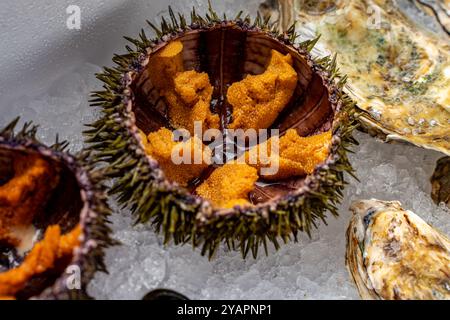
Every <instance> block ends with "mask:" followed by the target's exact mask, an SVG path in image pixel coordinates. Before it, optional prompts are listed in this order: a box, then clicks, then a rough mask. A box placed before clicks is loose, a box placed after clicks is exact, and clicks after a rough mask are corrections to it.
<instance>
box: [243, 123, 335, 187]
mask: <svg viewBox="0 0 450 320" xmlns="http://www.w3.org/2000/svg"><path fill="white" fill-rule="evenodd" d="M273 139H274V138H271V139H269V140H268V141H267V142H264V144H266V146H265V148H266V150H267V156H264V155H265V154H266V153H265V152H263V155H262V156H261V155H259V149H258V148H259V145H258V146H256V147H254V148H252V149H251V150H250V151H248V152H246V153H245V162H246V163H248V164H250V165H252V166H254V167H256V168H258V171H259V173H260V174H261V168H263V167H269V166H274V157H276V155H272V153H271V145H270V144H271V142H272V141H273ZM330 143H331V131H327V132H324V133H321V134H318V135H314V136H310V137H301V136H299V135H298V134H297V131H296V130H294V129H289V130H288V131H287V132H286V134H285V135H284V136H282V137H280V138H279V151H278V154H279V156H278V159H279V163H278V171H277V172H276V173H274V174H267V175H264V176H261V178H263V179H266V180H273V179H286V178H289V177H293V176H301V175H305V174H311V173H312V172H313V171H314V168H315V167H316V165H318V164H319V163H322V162H324V161H325V159H326V158H327V156H328V154H329V146H330ZM263 150H264V149H263Z"/></svg>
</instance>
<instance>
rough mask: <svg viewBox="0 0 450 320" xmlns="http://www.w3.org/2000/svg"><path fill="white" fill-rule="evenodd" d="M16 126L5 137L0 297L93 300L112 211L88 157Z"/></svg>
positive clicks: (0, 161) (0, 146) (0, 139)
mask: <svg viewBox="0 0 450 320" xmlns="http://www.w3.org/2000/svg"><path fill="white" fill-rule="evenodd" d="M16 122H17V120H16V121H14V122H13V123H12V124H10V125H9V126H7V127H6V128H5V129H4V130H3V131H0V299H2V298H15V299H29V298H35V299H36V298H38V299H69V298H70V299H74V298H88V295H87V293H86V291H85V290H86V286H87V283H88V282H89V280H90V279H91V278H92V276H93V274H94V272H95V271H97V270H105V267H104V265H103V249H104V247H106V246H108V245H111V244H114V243H115V242H114V241H113V240H111V239H110V237H109V232H110V230H109V228H108V226H107V222H106V217H107V215H108V214H109V213H110V210H109V208H108V206H107V204H106V201H105V192H104V187H103V186H102V184H101V174H102V171H98V170H94V169H93V168H92V167H91V166H90V165H89V163H88V161H87V154H80V155H79V156H78V157H74V156H72V155H70V154H68V153H66V152H64V151H63V149H64V148H65V147H66V143H58V142H57V143H56V144H55V145H53V146H52V147H47V146H45V145H42V144H41V143H39V141H37V140H36V138H35V133H36V127H34V126H30V125H29V124H25V126H24V128H23V129H22V130H21V131H20V132H18V133H16V134H15V133H14V127H15V124H16Z"/></svg>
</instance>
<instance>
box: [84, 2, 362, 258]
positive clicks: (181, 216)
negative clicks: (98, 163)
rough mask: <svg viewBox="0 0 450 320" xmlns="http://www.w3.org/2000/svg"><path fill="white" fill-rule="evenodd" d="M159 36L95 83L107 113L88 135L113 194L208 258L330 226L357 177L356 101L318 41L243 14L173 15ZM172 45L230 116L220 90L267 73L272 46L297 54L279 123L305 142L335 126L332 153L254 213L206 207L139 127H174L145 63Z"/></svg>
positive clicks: (139, 43) (142, 40) (143, 39)
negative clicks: (152, 150)
mask: <svg viewBox="0 0 450 320" xmlns="http://www.w3.org/2000/svg"><path fill="white" fill-rule="evenodd" d="M169 11H170V14H171V20H170V22H167V20H165V19H163V22H162V24H161V30H160V29H159V28H156V27H154V26H153V25H152V27H153V28H154V29H155V31H156V33H157V38H156V39H153V40H149V39H148V38H147V36H146V35H145V33H144V31H142V32H141V34H140V37H139V39H132V38H127V39H128V40H130V41H131V42H132V43H133V44H135V45H136V49H132V48H130V47H127V50H128V52H129V53H128V54H125V55H116V56H115V57H114V59H113V60H114V61H115V62H116V63H117V66H116V67H115V68H105V72H104V73H103V74H99V75H98V77H99V79H101V80H102V81H104V82H105V90H104V91H100V92H95V93H94V97H95V99H94V100H93V105H94V106H101V107H102V108H103V113H104V117H103V118H102V119H99V120H98V121H96V122H95V123H93V124H91V127H92V129H91V130H88V131H86V134H87V136H88V142H90V143H92V146H91V148H92V149H93V150H96V153H97V156H96V158H97V159H98V160H102V161H106V162H108V163H109V165H108V167H109V174H110V176H111V177H115V178H117V179H116V183H115V185H114V186H113V188H112V190H111V192H112V193H114V194H118V195H119V201H121V202H123V203H125V204H128V205H130V206H131V209H132V210H133V211H134V212H136V213H137V214H138V220H139V221H141V222H145V221H147V220H152V221H153V223H154V224H155V225H156V227H157V228H158V229H162V230H163V231H164V234H165V241H166V242H168V241H169V240H170V239H174V241H175V243H180V242H181V243H182V242H187V241H192V243H193V245H194V246H198V245H202V248H203V249H202V253H208V254H209V255H210V256H211V255H212V254H213V253H214V251H215V249H216V248H217V246H218V245H219V244H220V243H221V242H225V243H227V244H228V245H229V246H230V247H236V246H237V245H238V246H239V247H240V248H241V250H242V252H243V254H244V255H246V254H247V253H248V252H249V251H250V250H251V251H252V253H253V255H254V256H256V253H257V251H258V247H259V246H260V245H263V246H264V248H265V249H267V241H270V242H272V243H274V245H275V247H278V240H277V238H278V237H281V238H282V239H283V240H285V241H287V240H288V239H289V238H291V236H292V235H293V236H294V238H296V234H297V232H298V231H306V232H308V233H309V232H310V230H311V227H312V226H315V225H316V222H317V220H323V221H325V213H324V212H325V210H327V209H328V210H330V211H331V212H332V213H333V214H335V215H337V210H336V207H335V204H336V203H337V202H339V199H340V197H341V195H342V193H341V189H342V188H343V186H344V184H345V181H344V176H343V173H344V171H348V172H350V173H351V172H352V169H351V166H350V164H349V163H348V159H347V156H346V154H345V153H346V148H347V147H348V146H350V145H351V144H352V143H354V142H355V141H354V140H353V138H352V137H351V131H352V130H353V128H354V127H353V119H354V116H353V108H352V107H353V104H352V102H351V100H350V99H349V98H348V97H347V96H346V95H345V94H343V93H342V90H341V88H342V86H343V84H344V83H345V77H338V73H337V70H336V61H335V60H334V59H331V58H324V59H320V60H314V59H312V58H311V56H310V55H309V50H311V49H312V47H313V46H314V43H315V40H311V41H306V42H303V43H299V44H295V45H294V42H295V39H296V34H295V32H294V28H291V29H290V30H289V32H287V33H285V34H279V33H278V32H276V28H274V27H273V26H272V25H270V23H269V21H268V20H264V21H263V20H262V19H261V18H260V17H259V16H258V17H257V19H256V20H255V21H254V22H252V21H251V19H250V18H249V17H246V18H244V19H242V18H241V17H240V16H241V15H240V14H239V15H238V16H237V17H236V19H233V20H227V19H226V18H225V19H221V18H219V17H218V15H217V14H216V13H215V12H214V11H213V10H212V9H210V11H209V13H208V14H207V16H206V17H202V16H200V15H198V14H197V13H195V11H193V12H192V14H191V19H192V21H191V24H188V23H186V19H185V18H184V17H183V16H182V15H179V17H178V18H176V17H175V14H174V13H173V12H172V11H171V10H169ZM171 41H181V42H183V47H184V48H185V49H184V51H183V64H184V67H185V68H186V69H188V70H189V69H194V70H197V71H203V72H207V73H208V75H209V78H210V82H211V83H212V84H213V85H214V93H213V103H212V109H213V110H215V111H217V113H219V114H221V117H222V119H224V118H226V115H227V112H228V111H229V109H227V106H226V103H224V102H223V101H224V99H223V97H224V95H223V92H224V91H225V90H226V88H227V86H229V85H230V84H231V83H234V82H236V81H239V80H241V79H243V77H244V76H245V75H246V74H260V73H262V72H263V71H264V68H265V66H266V64H267V62H268V59H269V58H270V51H271V49H275V50H277V51H278V52H280V53H282V54H286V53H290V54H291V55H292V57H293V58H294V64H293V65H294V68H295V70H296V72H297V73H298V75H299V81H298V85H297V88H296V91H295V94H294V95H293V98H292V99H291V101H290V102H289V105H288V106H287V107H286V108H285V112H282V114H281V115H280V117H279V118H278V119H277V120H276V121H275V123H274V127H277V128H279V129H280V131H281V132H283V130H284V131H285V130H287V129H289V128H296V129H297V131H298V132H299V133H301V135H303V136H307V135H312V134H314V133H320V132H323V131H326V130H332V132H333V137H332V142H331V147H330V155H329V156H328V158H327V159H326V160H325V161H324V163H322V164H320V165H319V166H317V168H316V170H315V171H314V173H313V174H311V175H309V176H307V177H306V178H305V177H303V178H302V179H301V180H298V181H293V182H290V184H289V183H287V184H280V185H276V186H273V187H272V190H270V195H269V196H268V197H267V198H266V199H264V201H262V203H260V204H257V205H255V206H253V207H251V208H239V207H235V208H232V209H227V210H216V209H214V208H213V207H212V206H211V205H210V204H209V203H208V201H204V200H203V199H201V198H199V197H196V196H194V195H192V194H191V193H190V192H189V191H188V190H187V189H185V188H180V187H179V186H177V185H176V184H173V183H171V182H170V181H167V180H166V179H165V177H164V173H163V172H162V171H161V169H160V167H159V165H158V163H157V162H156V161H154V160H153V159H152V158H151V157H148V156H146V154H145V152H144V150H143V145H142V143H141V139H140V137H139V129H140V130H142V131H144V133H146V134H147V133H149V132H152V131H155V130H158V129H159V128H161V127H163V126H167V125H168V123H167V117H165V114H164V109H165V101H164V99H161V96H160V95H159V94H158V92H157V91H156V90H154V88H153V86H152V84H151V81H149V74H148V72H149V71H148V70H149V69H148V68H147V65H148V63H149V60H150V58H151V56H152V54H155V53H157V52H158V51H159V50H161V49H162V48H164V47H165V46H166V45H167V44H168V43H170V42H171Z"/></svg>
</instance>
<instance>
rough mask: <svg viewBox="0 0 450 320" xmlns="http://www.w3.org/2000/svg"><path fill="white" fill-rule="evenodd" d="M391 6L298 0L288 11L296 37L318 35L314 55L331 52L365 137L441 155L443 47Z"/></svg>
mask: <svg viewBox="0 0 450 320" xmlns="http://www.w3.org/2000/svg"><path fill="white" fill-rule="evenodd" d="M398 2H399V1H396V0H332V1H317V0H304V1H297V2H296V3H297V4H299V6H298V7H295V8H294V7H292V10H291V12H292V13H294V9H295V10H296V11H295V13H296V15H297V16H296V20H297V22H298V26H299V28H300V32H301V33H305V34H307V35H308V36H311V37H315V36H317V35H319V34H320V35H321V38H320V40H319V42H318V45H317V46H316V48H318V49H319V50H317V51H316V52H315V53H317V54H319V55H327V54H329V52H336V53H338V56H339V58H338V67H339V69H340V70H341V71H342V72H343V73H344V74H346V75H347V76H348V82H347V85H346V91H347V93H348V94H349V95H350V96H351V97H352V98H353V99H354V100H355V101H356V102H357V107H358V108H359V109H360V110H361V111H362V115H361V118H360V120H361V122H362V124H363V125H364V127H366V129H368V130H369V132H370V133H373V134H379V135H380V136H381V137H383V138H386V140H387V141H391V140H402V141H407V142H410V143H413V144H415V145H418V146H421V147H424V148H430V149H434V150H438V151H441V152H443V153H445V154H447V155H448V154H450V91H449V89H448V88H449V87H450V42H449V41H448V37H447V36H446V35H445V34H444V35H443V36H439V35H436V34H433V33H431V32H429V31H428V30H426V29H425V28H424V25H423V24H419V23H416V22H415V21H413V19H410V17H408V16H407V15H406V14H404V13H405V11H402V10H399V9H400V6H399V3H398ZM423 2H425V1H423ZM280 3H282V4H285V5H287V4H289V3H290V2H288V1H280ZM436 5H437V4H436Z"/></svg>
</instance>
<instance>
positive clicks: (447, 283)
mask: <svg viewBox="0 0 450 320" xmlns="http://www.w3.org/2000/svg"><path fill="white" fill-rule="evenodd" d="M350 209H351V210H352V211H353V217H352V219H351V221H350V225H349V226H348V229H347V250H346V264H347V267H348V270H349V272H350V274H351V276H352V278H353V280H354V282H355V284H356V287H357V288H358V291H359V293H360V295H361V297H362V298H363V299H386V300H392V299H395V300H409V299H446V300H448V299H450V240H449V239H448V238H447V237H446V236H445V235H443V234H441V233H440V232H439V231H438V230H436V229H434V228H433V227H432V226H430V225H429V224H427V223H426V222H425V221H423V220H422V219H421V218H420V217H419V216H417V215H416V214H414V213H413V212H411V211H409V210H405V209H403V208H402V207H401V204H400V202H398V201H380V200H376V199H371V200H360V201H356V202H354V203H353V204H352V206H351V208H350Z"/></svg>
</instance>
